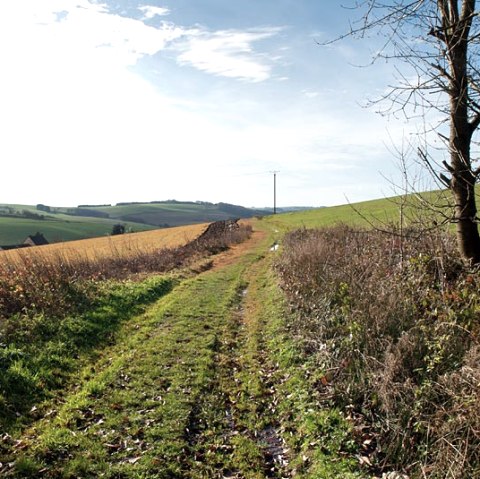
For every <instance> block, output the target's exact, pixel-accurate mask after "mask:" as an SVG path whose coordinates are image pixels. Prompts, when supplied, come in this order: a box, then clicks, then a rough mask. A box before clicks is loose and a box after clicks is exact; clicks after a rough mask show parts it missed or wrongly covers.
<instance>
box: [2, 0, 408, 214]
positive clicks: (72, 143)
mask: <svg viewBox="0 0 480 479" xmlns="http://www.w3.org/2000/svg"><path fill="white" fill-rule="evenodd" d="M349 3H350V4H353V3H354V2H353V1H350V2H349V1H348V0H346V1H345V2H339V1H338V2H337V1H334V0H323V1H321V0H242V1H231V0H145V1H138V0H105V1H94V0H41V1H40V0H2V1H1V2H0V58H1V62H2V67H1V72H2V73H1V75H0V162H1V163H0V165H1V169H0V174H1V178H2V182H1V190H0V203H16V204H37V203H43V204H48V205H53V206H74V205H78V204H114V203H117V202H124V201H156V200H167V199H176V200H188V201H210V202H213V203H217V202H226V203H233V204H239V205H243V206H257V207H262V206H272V204H273V172H275V171H276V172H278V173H277V175H276V181H277V198H276V199H277V206H280V207H281V206H300V205H301V206H329V205H336V204H344V203H346V202H356V201H362V200H367V199H373V198H380V197H384V196H391V195H392V183H395V182H396V181H397V180H396V178H397V177H398V174H399V171H398V167H397V164H396V160H395V158H394V157H393V155H392V153H391V147H390V146H391V144H392V143H398V142H401V139H402V136H403V135H404V134H405V131H406V129H408V128H409V126H408V125H407V124H406V122H405V121H403V120H402V119H401V118H400V119H395V118H392V117H385V116H381V115H379V114H377V113H376V112H375V108H366V107H365V105H366V104H367V102H368V101H369V100H372V99H375V98H378V97H379V96H381V95H382V93H383V92H385V89H386V88H387V86H388V85H389V84H391V83H392V72H393V66H392V65H390V64H386V63H383V64H381V63H379V64H376V65H373V66H368V67H367V66H366V65H367V64H368V63H369V59H370V57H371V55H372V53H373V52H374V51H375V50H376V48H378V45H376V44H375V39H365V40H354V39H347V40H345V41H341V42H338V43H335V44H333V45H328V46H327V45H324V42H326V41H327V40H330V39H332V38H334V37H336V36H338V35H340V34H342V33H344V32H345V31H347V30H348V28H349V24H350V22H352V21H353V20H355V19H356V18H358V12H356V11H354V10H351V9H346V8H344V7H342V6H341V5H340V4H342V5H348V4H349Z"/></svg>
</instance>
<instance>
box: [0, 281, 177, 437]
mask: <svg viewBox="0 0 480 479" xmlns="http://www.w3.org/2000/svg"><path fill="white" fill-rule="evenodd" d="M174 281H175V280H174V279H173V278H172V277H161V276H158V277H151V278H149V279H148V280H145V281H143V282H142V283H133V282H131V281H124V282H113V281H112V282H104V283H100V284H96V283H92V285H91V286H90V291H86V292H85V294H84V297H83V298H80V297H78V298H77V301H82V303H83V304H82V305H79V306H78V311H77V312H76V313H75V312H72V313H71V314H69V315H67V316H66V317H63V318H54V317H48V316H45V315H43V314H37V315H36V316H35V317H33V318H27V317H23V316H22V315H16V316H13V317H10V318H8V320H4V321H3V324H2V333H3V334H2V339H3V340H4V341H5V342H6V344H2V345H1V347H0V373H1V374H0V430H3V431H4V432H7V431H8V432H12V431H13V430H15V429H17V428H19V427H21V426H22V425H25V424H28V423H29V422H30V421H31V420H32V419H33V418H32V416H31V415H30V414H28V411H30V410H31V408H32V407H34V406H35V410H37V408H38V407H40V403H41V402H42V401H44V400H46V399H48V398H51V397H53V396H54V395H55V394H57V393H58V391H59V390H61V389H62V388H65V387H66V385H67V384H68V383H69V381H70V379H71V376H72V374H74V373H75V372H76V371H78V369H79V367H80V366H81V364H84V363H86V362H88V361H91V360H92V357H95V354H96V353H95V351H97V350H98V349H99V348H100V349H101V348H102V347H104V346H105V345H107V344H109V343H111V342H112V341H113V340H114V337H115V334H116V331H117V330H118V328H119V326H120V324H121V323H122V322H123V321H125V320H126V319H128V318H130V317H131V315H132V314H135V313H138V312H139V311H141V310H142V309H143V308H145V305H147V304H149V303H151V302H153V301H154V300H156V299H158V298H159V297H160V296H162V295H164V294H166V293H168V292H169V291H170V289H171V288H172V287H173V285H174ZM92 355H93V356H92ZM36 414H38V412H37V411H36ZM36 414H34V416H35V415H36Z"/></svg>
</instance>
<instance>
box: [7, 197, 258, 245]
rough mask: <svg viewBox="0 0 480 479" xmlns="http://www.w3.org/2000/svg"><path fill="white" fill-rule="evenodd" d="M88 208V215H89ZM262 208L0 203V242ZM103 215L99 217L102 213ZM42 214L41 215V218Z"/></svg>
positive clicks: (210, 218)
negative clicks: (39, 205)
mask: <svg viewBox="0 0 480 479" xmlns="http://www.w3.org/2000/svg"><path fill="white" fill-rule="evenodd" d="M89 212H90V213H91V216H88V214H89ZM259 214H263V213H262V212H261V211H257V210H252V209H248V208H243V207H242V206H235V205H228V204H225V203H218V204H212V203H188V202H186V203H181V202H176V201H173V202H165V203H138V204H125V205H118V206H105V207H82V208H77V207H53V206H51V207H49V211H44V210H39V209H37V207H36V206H32V205H13V204H8V205H7V204H1V205H0V245H10V244H19V243H22V242H23V241H24V240H25V238H26V237H27V236H28V235H32V234H35V233H36V232H40V233H42V234H43V235H44V236H45V237H46V238H47V240H48V241H49V242H50V243H55V242H60V241H71V240H78V239H85V238H93V237H98V236H105V235H108V234H110V233H111V231H112V227H113V225H114V224H118V223H121V224H123V225H125V227H126V228H127V230H130V231H145V230H151V229H155V228H159V227H160V228H163V227H169V226H183V225H189V224H200V223H210V222H214V221H221V220H226V219H231V218H250V217H252V216H255V215H259ZM102 215H103V216H104V217H101V216H102ZM41 217H43V218H41Z"/></svg>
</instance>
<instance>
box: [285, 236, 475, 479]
mask: <svg viewBox="0 0 480 479" xmlns="http://www.w3.org/2000/svg"><path fill="white" fill-rule="evenodd" d="M277 270H278V272H279V275H280V277H281V280H282V284H283V288H284V289H285V291H286V293H287V296H288V298H289V300H290V303H291V306H292V308H293V309H294V310H295V311H296V312H297V314H296V315H295V316H296V319H295V321H294V323H293V324H292V325H291V328H292V334H295V335H296V337H297V338H298V339H299V341H300V342H301V343H302V345H303V348H304V351H305V352H306V353H307V354H310V355H312V356H314V357H315V358H316V362H317V365H318V368H319V371H320V379H319V381H318V387H319V388H323V389H325V390H328V391H330V392H332V393H333V396H334V398H335V399H334V400H335V402H336V404H337V405H339V406H342V407H344V408H347V409H348V410H350V411H352V413H351V415H352V417H356V418H357V419H358V420H359V421H364V422H365V423H368V424H370V426H373V427H375V428H376V431H377V433H378V435H379V440H378V446H377V447H376V448H375V450H374V451H371V456H372V457H371V460H372V461H375V464H376V466H377V467H379V468H381V467H382V466H384V465H388V464H397V465H398V466H402V467H403V468H404V469H405V470H406V471H407V472H409V473H410V474H412V476H413V477H424V476H425V475H428V477H439V478H440V477H442V478H444V477H445V478H447V477H448V478H457V479H458V478H470V477H479V475H480V427H479V424H480V413H479V412H478V404H479V402H478V401H479V399H480V381H479V378H480V345H479V333H480V292H479V286H480V274H479V273H477V272H467V271H465V270H464V268H463V266H462V263H461V261H460V258H459V257H458V255H457V253H456V248H455V244H454V239H453V238H451V237H450V236H449V235H448V234H441V233H438V232H437V233H433V234H428V235H427V234H416V233H415V232H414V231H409V232H407V234H406V235H405V236H403V237H399V236H394V235H386V234H383V233H380V232H376V231H364V230H355V229H352V228H349V227H346V226H339V227H336V228H332V229H325V230H305V229H304V230H298V231H295V232H292V233H290V234H288V235H287V236H286V238H285V241H284V253H283V255H282V257H281V259H280V260H279V261H278V262H277ZM361 438H362V436H360V439H361Z"/></svg>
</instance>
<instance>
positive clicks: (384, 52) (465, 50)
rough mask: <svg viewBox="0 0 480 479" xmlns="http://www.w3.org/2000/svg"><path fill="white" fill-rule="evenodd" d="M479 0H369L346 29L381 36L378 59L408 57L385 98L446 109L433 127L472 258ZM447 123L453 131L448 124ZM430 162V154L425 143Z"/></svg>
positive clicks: (476, 258)
mask: <svg viewBox="0 0 480 479" xmlns="http://www.w3.org/2000/svg"><path fill="white" fill-rule="evenodd" d="M475 7H476V1H475V0H410V1H409V0H383V1H381V0H365V1H362V2H357V3H356V4H355V8H358V9H361V11H362V17H361V20H360V21H359V23H358V24H354V25H352V28H351V30H350V31H349V32H348V33H347V34H346V35H343V36H342V37H339V38H337V39H335V40H334V41H338V40H340V39H342V38H345V37H347V36H366V35H367V34H368V33H369V32H371V31H375V33H376V34H378V33H380V34H381V35H383V38H384V40H385V41H384V44H383V48H382V49H381V50H380V52H379V53H377V54H376V55H375V58H374V59H379V58H389V59H392V58H393V59H397V60H400V61H401V62H403V65H404V67H403V68H398V69H397V71H398V74H399V81H398V84H397V85H396V86H394V87H392V88H391V90H390V91H389V93H388V94H387V95H386V97H385V98H384V99H389V100H390V101H391V104H390V108H393V109H394V110H396V111H402V112H403V113H405V114H406V115H407V116H409V115H410V114H411V112H413V111H415V109H416V108H418V107H420V106H421V107H422V112H425V110H427V112H428V111H435V112H436V113H437V116H438V112H440V113H441V116H442V120H441V121H440V122H438V123H437V124H436V126H435V127H434V129H435V130H436V132H437V134H438V135H439V137H440V138H441V139H442V140H443V141H444V142H445V145H446V148H447V150H448V160H444V161H443V166H444V172H442V173H441V172H438V177H439V178H440V179H441V181H442V182H443V184H444V185H445V186H447V187H448V188H449V189H450V191H451V193H452V196H453V201H454V214H453V218H452V221H453V222H454V223H455V224H456V232H457V241H458V247H459V250H460V253H461V254H462V256H463V257H464V259H465V260H466V261H467V262H468V263H469V264H472V265H473V264H478V263H480V235H479V232H478V218H477V207H476V201H475V184H476V181H477V178H478V175H479V173H480V169H475V168H474V166H473V163H474V160H473V159H472V154H471V150H472V149H473V146H474V134H475V132H476V131H477V129H478V128H479V125H480V55H479V53H480V18H479V15H480V12H478V11H476V10H475ZM447 127H448V130H447ZM420 156H422V157H423V159H424V160H425V161H428V155H427V153H426V152H425V151H422V150H420Z"/></svg>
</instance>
